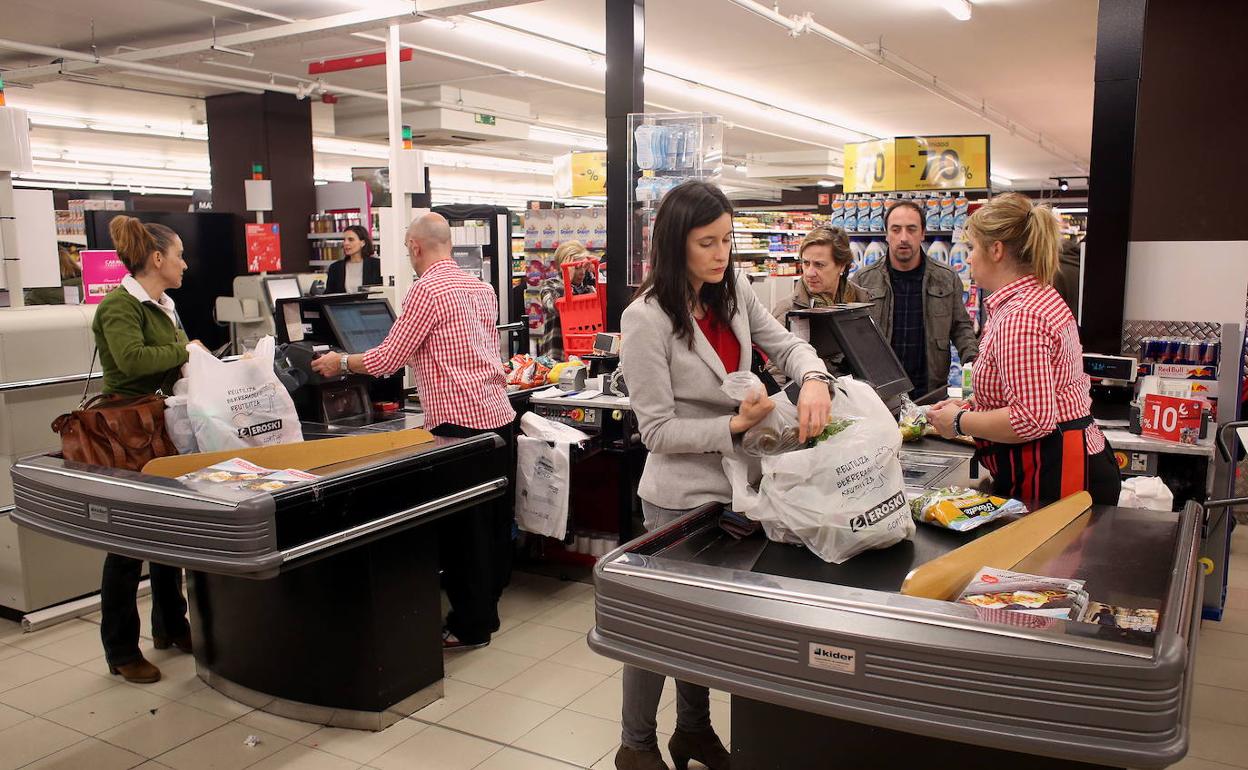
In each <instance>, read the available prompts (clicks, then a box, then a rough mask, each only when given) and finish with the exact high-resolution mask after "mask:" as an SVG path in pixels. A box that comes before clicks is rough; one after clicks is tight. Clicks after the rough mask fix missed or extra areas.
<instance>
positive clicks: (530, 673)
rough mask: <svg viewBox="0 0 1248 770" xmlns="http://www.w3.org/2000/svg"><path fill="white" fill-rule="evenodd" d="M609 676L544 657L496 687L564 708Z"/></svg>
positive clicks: (501, 690) (502, 690) (522, 696)
mask: <svg viewBox="0 0 1248 770" xmlns="http://www.w3.org/2000/svg"><path fill="white" fill-rule="evenodd" d="M606 678H607V677H606V676H605V675H603V674H595V673H594V672H593V671H586V670H585V669H583V668H572V667H571V666H562V665H559V664H558V663H551V662H550V661H545V660H544V661H541V662H540V663H538V664H537V665H535V666H533V667H531V668H529V669H527V670H525V671H523V672H521V673H520V674H518V675H516V676H515V677H513V678H511V679H509V680H507V681H506V682H504V683H503V684H502V685H500V686H499V687H498V688H497V689H498V690H499V692H505V693H510V694H512V695H519V696H520V697H521V698H528V699H529V700H535V701H539V702H541V703H549V704H550V705H552V706H558V707H559V708H563V707H564V706H567V705H568V704H569V703H571V702H572V701H574V700H576V699H577V698H579V697H581V696H582V695H584V694H585V693H587V692H589V691H590V690H591V689H593V688H594V686H595V685H598V684H599V683H601V682H602V681H603V680H604V679H606Z"/></svg>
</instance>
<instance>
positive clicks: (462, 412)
mask: <svg viewBox="0 0 1248 770" xmlns="http://www.w3.org/2000/svg"><path fill="white" fill-rule="evenodd" d="M497 320H498V299H497V298H496V297H495V296H494V289H493V287H491V286H490V284H488V283H483V282H482V281H479V280H477V279H476V278H473V277H472V276H470V275H468V274H467V273H465V272H464V271H463V270H461V269H460V268H459V266H458V265H456V264H455V263H454V262H452V261H451V260H449V259H445V260H441V261H439V262H435V263H434V264H433V265H431V266H430V267H429V269H428V270H426V271H425V274H424V275H422V276H421V277H420V280H418V281H417V282H416V283H414V284H412V288H411V289H409V290H408V292H407V296H406V297H405V298H404V299H403V314H402V315H400V316H399V320H397V321H395V322H394V327H393V328H392V329H390V333H389V334H387V335H386V339H385V340H384V341H383V342H382V343H381V344H380V345H378V346H377V347H375V348H373V349H372V350H370V351H368V352H367V353H365V354H364V368H365V369H366V370H367V371H368V373H369V374H371V375H373V376H375V377H385V376H387V375H389V374H393V373H394V372H396V371H398V370H399V368H400V367H402V366H404V365H405V364H410V365H411V366H412V368H413V369H415V370H416V385H417V387H419V388H420V403H421V406H422V407H423V408H424V411H425V427H426V428H436V427H437V426H439V425H441V424H443V423H451V424H453V425H460V426H463V427H465V428H475V429H477V430H489V429H492V428H501V427H503V426H504V425H508V424H510V423H511V421H512V419H514V418H515V416H516V412H515V410H514V409H512V408H511V403H510V402H509V401H508V400H507V380H506V375H505V374H504V372H503V365H502V363H501V361H500V360H499V355H498V331H497V330H496V329H495V328H494V325H495V323H496V322H497Z"/></svg>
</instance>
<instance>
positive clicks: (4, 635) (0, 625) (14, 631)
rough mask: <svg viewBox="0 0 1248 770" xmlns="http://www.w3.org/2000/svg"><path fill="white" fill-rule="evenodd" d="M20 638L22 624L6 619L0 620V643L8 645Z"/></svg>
mask: <svg viewBox="0 0 1248 770" xmlns="http://www.w3.org/2000/svg"><path fill="white" fill-rule="evenodd" d="M21 636H22V624H21V623H18V622H16V621H13V620H9V619H8V618H0V643H3V644H8V643H9V642H12V641H14V640H16V639H20V638H21Z"/></svg>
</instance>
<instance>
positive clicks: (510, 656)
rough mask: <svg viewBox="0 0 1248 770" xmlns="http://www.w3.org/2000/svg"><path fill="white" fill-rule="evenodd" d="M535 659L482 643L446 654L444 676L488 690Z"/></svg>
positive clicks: (532, 664)
mask: <svg viewBox="0 0 1248 770" xmlns="http://www.w3.org/2000/svg"><path fill="white" fill-rule="evenodd" d="M537 662H538V661H537V659H536V658H530V657H527V656H525V655H516V654H515V653H511V652H506V651H505V650H496V649H494V648H493V647H492V646H491V647H483V648H481V649H479V650H471V651H469V652H457V653H452V654H450V655H448V656H447V657H446V678H447V679H457V680H459V681H461V682H467V683H468V684H475V685H476V686H478V687H485V688H487V689H490V690H492V689H494V688H495V687H498V686H499V685H500V684H502V683H503V682H506V681H507V680H508V679H511V678H512V677H514V676H516V675H517V674H519V673H520V672H521V671H524V670H526V669H529V668H532V667H533V666H534V665H535V664H536V663H537Z"/></svg>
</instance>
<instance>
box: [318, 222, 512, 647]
mask: <svg viewBox="0 0 1248 770" xmlns="http://www.w3.org/2000/svg"><path fill="white" fill-rule="evenodd" d="M406 244H407V252H408V256H409V257H410V259H411V262H412V267H413V269H415V271H416V274H417V275H418V276H419V277H420V278H419V280H418V281H417V282H416V283H414V284H413V285H412V288H411V289H410V290H408V292H407V297H405V298H404V300H403V313H402V314H401V315H400V316H399V319H398V320H397V321H395V323H394V327H393V328H391V330H390V333H389V334H387V335H386V339H385V340H384V341H382V343H381V344H380V345H378V346H377V347H375V348H373V349H372V350H369V351H368V352H366V353H362V354H353V355H347V354H345V353H330V354H328V355H325V356H322V357H320V358H318V359H316V361H314V362H313V363H312V367H313V368H314V369H315V370H316V371H317V372H318V373H319V374H322V375H324V376H327V377H332V376H334V375H336V374H346V373H347V372H356V373H359V374H370V375H373V376H375V377H386V376H389V375H391V374H393V373H394V372H396V371H398V370H399V369H400V368H402V367H403V366H405V365H411V366H412V368H413V369H414V370H415V373H416V384H417V388H418V389H419V391H420V403H421V407H422V408H423V410H424V414H425V427H427V428H429V430H430V431H431V432H432V433H433V434H434V435H437V436H443V437H448V438H467V437H470V436H475V435H477V434H480V433H486V432H489V433H496V434H498V435H500V436H502V438H503V439H504V440H505V441H506V442H507V443H508V446H509V447H510V445H511V444H512V443H513V439H514V428H513V425H512V422H513V420H514V419H515V417H516V413H515V410H514V409H512V408H511V403H510V402H509V401H508V400H507V386H506V375H505V374H504V371H503V365H502V363H501V361H500V358H499V352H498V331H497V329H496V328H495V324H497V322H498V298H497V296H496V295H495V293H494V288H493V287H492V286H491V285H490V284H488V283H485V282H483V281H480V280H477V279H476V278H473V277H472V276H470V275H468V274H467V273H465V272H464V271H463V270H461V269H460V268H459V266H458V265H456V264H455V262H454V261H453V260H452V259H451V228H450V225H449V224H447V221H446V219H444V218H443V217H442V216H441V215H439V214H425V215H424V216H421V217H418V218H417V219H416V220H415V221H413V222H412V224H411V226H410V227H408V229H407V238H406ZM509 454H510V453H509ZM511 518H512V509H511V505H510V501H509V500H500V501H498V502H497V503H496V504H491V505H489V506H488V508H482V509H473V510H471V511H468V512H465V513H461V514H458V515H455V516H451V517H448V518H447V519H446V520H445V522H444V523H443V525H442V530H441V544H440V545H441V547H440V551H441V556H442V569H443V582H444V584H445V587H446V592H447V596H448V597H449V598H450V600H451V612H450V614H449V615H448V616H447V619H446V629H445V630H444V632H443V646H444V647H446V648H448V649H466V648H471V647H482V646H484V645H486V644H489V641H490V634H491V633H493V632H494V631H496V630H498V597H499V595H501V593H502V589H503V588H504V587H505V586H506V585H507V582H508V580H509V579H510V575H511V547H512V546H511Z"/></svg>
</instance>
